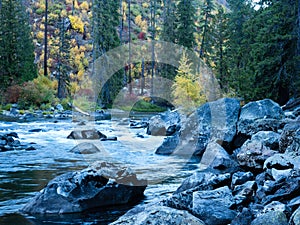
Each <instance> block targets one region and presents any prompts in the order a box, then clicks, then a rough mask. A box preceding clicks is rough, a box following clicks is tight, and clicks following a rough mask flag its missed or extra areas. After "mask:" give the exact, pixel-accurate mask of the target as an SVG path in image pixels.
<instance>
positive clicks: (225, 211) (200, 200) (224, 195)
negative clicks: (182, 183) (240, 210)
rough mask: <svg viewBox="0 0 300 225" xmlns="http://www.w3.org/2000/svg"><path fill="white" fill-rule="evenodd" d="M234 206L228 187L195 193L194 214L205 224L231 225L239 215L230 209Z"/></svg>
mask: <svg viewBox="0 0 300 225" xmlns="http://www.w3.org/2000/svg"><path fill="white" fill-rule="evenodd" d="M234 204H235V203H234V198H233V196H232V193H231V191H230V189H229V188H228V187H227V186H225V187H221V188H218V189H215V190H211V191H197V192H194V193H193V206H192V212H193V214H194V215H195V216H197V217H198V218H200V219H201V220H203V221H204V222H205V224H214V225H224V224H230V222H231V221H232V220H233V219H234V218H235V217H236V214H237V213H236V212H235V211H233V210H231V209H230V208H231V207H232V206H233V205H234Z"/></svg>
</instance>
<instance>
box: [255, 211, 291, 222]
mask: <svg viewBox="0 0 300 225" xmlns="http://www.w3.org/2000/svg"><path fill="white" fill-rule="evenodd" d="M266 224H267V225H288V221H287V218H286V216H285V214H284V213H283V212H280V211H270V212H268V213H266V214H263V215H261V216H259V217H257V218H256V219H255V220H253V221H252V223H251V225H266Z"/></svg>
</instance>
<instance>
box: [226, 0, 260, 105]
mask: <svg viewBox="0 0 300 225" xmlns="http://www.w3.org/2000/svg"><path fill="white" fill-rule="evenodd" d="M228 4H229V8H230V10H231V12H230V13H228V25H227V28H226V30H227V31H226V33H227V34H226V37H227V39H228V41H227V43H226V46H225V49H226V50H225V52H224V55H225V60H224V61H225V62H226V68H227V71H226V80H227V82H228V87H229V88H230V89H233V90H234V91H235V93H236V95H237V96H238V97H242V98H244V99H245V100H246V101H249V100H252V99H253V98H254V93H253V85H254V82H253V81H254V77H253V70H251V68H249V67H248V66H247V65H248V62H249V61H251V58H250V51H251V42H252V38H251V36H246V32H245V24H246V23H247V22H248V21H251V19H252V18H253V16H254V11H255V10H254V9H253V8H251V5H250V4H248V1H247V0H228ZM248 34H250V35H251V33H250V32H248ZM253 35H255V31H253V32H252V36H253ZM224 85H226V86H227V84H226V83H225V84H224Z"/></svg>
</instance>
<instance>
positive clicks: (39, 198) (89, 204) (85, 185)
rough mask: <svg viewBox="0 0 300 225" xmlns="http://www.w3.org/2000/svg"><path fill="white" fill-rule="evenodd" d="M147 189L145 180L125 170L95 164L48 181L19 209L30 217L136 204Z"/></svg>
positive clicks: (104, 164) (103, 164)
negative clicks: (32, 215) (30, 215)
mask: <svg viewBox="0 0 300 225" xmlns="http://www.w3.org/2000/svg"><path fill="white" fill-rule="evenodd" d="M145 188H146V182H145V181H144V180H139V179H137V177H136V175H135V174H134V173H133V172H132V171H130V169H127V168H119V167H116V166H114V165H113V164H108V163H97V164H95V165H93V166H91V167H90V168H87V169H84V170H82V171H79V172H69V173H66V174H63V175H60V176H58V177H56V178H54V179H53V180H51V181H50V182H49V183H48V185H47V186H46V187H45V188H44V189H43V190H42V191H41V192H39V193H38V194H37V195H36V196H35V197H34V198H33V199H32V200H31V201H30V202H29V203H27V204H26V205H25V207H24V208H23V209H22V211H23V212H25V213H29V214H48V213H49V214H61V213H75V212H82V211H86V210H88V209H91V208H98V207H105V206H115V205H122V204H128V203H130V202H136V201H139V200H140V199H141V198H142V197H143V192H144V190H145Z"/></svg>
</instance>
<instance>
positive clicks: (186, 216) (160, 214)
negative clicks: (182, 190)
mask: <svg viewBox="0 0 300 225" xmlns="http://www.w3.org/2000/svg"><path fill="white" fill-rule="evenodd" d="M131 214H133V213H131ZM170 224H172V225H182V224H189V225H205V224H204V222H203V221H201V220H200V219H198V218H197V217H195V216H193V215H192V214H190V213H189V212H187V211H183V210H177V209H172V208H169V207H165V206H151V207H149V208H145V209H144V210H142V211H140V212H137V213H136V214H133V215H127V214H125V215H124V216H122V217H121V218H119V219H118V220H117V221H116V222H114V223H111V225H170Z"/></svg>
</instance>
